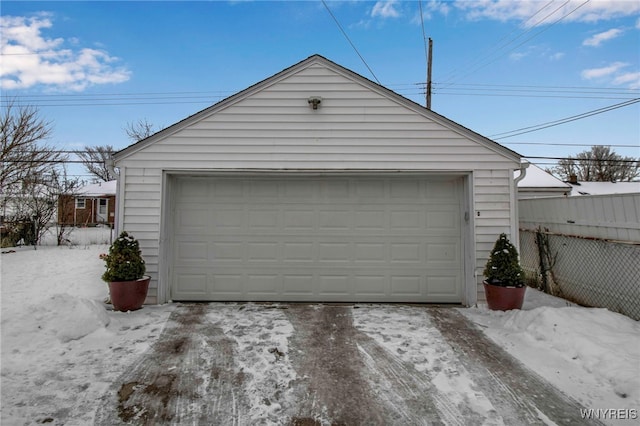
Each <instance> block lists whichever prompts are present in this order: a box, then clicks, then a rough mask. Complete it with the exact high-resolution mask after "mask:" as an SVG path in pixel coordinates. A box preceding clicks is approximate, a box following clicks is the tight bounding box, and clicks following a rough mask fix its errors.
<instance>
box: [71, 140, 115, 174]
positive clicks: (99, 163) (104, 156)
mask: <svg viewBox="0 0 640 426" xmlns="http://www.w3.org/2000/svg"><path fill="white" fill-rule="evenodd" d="M112 155H113V147H112V146H111V145H104V146H95V147H90V146H86V147H85V148H84V151H80V152H78V157H80V160H82V163H83V164H84V168H85V169H86V170H87V172H89V173H90V174H91V175H93V176H95V177H96V178H98V179H99V180H101V181H104V182H109V181H110V180H115V179H116V177H117V176H116V174H115V170H114V169H113V167H111V166H110V164H111V156H112Z"/></svg>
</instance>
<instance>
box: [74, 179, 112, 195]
mask: <svg viewBox="0 0 640 426" xmlns="http://www.w3.org/2000/svg"><path fill="white" fill-rule="evenodd" d="M117 182H118V181H117V180H110V181H109V182H98V183H93V184H91V185H86V186H83V187H82V188H80V189H79V190H78V194H77V196H78V197H100V196H110V195H116V184H117Z"/></svg>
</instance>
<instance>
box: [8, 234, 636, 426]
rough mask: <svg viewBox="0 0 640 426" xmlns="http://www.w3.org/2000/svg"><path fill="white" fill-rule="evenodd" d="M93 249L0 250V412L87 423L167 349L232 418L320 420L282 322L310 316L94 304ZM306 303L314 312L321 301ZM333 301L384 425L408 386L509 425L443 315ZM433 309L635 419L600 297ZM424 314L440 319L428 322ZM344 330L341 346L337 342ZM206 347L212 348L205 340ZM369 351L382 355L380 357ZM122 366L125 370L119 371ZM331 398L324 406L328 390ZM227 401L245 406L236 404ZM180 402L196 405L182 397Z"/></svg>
mask: <svg viewBox="0 0 640 426" xmlns="http://www.w3.org/2000/svg"><path fill="white" fill-rule="evenodd" d="M106 250H107V246H104V245H102V246H76V247H74V248H58V247H41V248H39V249H38V250H37V251H34V250H32V249H20V250H18V251H17V252H16V253H10V254H2V255H1V257H0V268H1V275H0V279H1V281H0V285H1V293H0V297H1V301H0V303H1V309H2V310H1V314H0V315H1V327H2V328H1V341H0V345H1V347H0V356H1V358H0V360H1V363H2V365H1V371H0V386H1V398H2V400H1V402H2V405H1V419H0V420H1V423H2V424H12V425H13V424H42V423H51V424H66V425H85V424H92V423H95V422H100V421H101V419H104V418H108V416H109V414H108V413H105V412H104V404H105V403H109V401H112V402H114V401H115V405H116V408H117V406H118V398H120V400H121V401H131V402H132V405H131V406H130V407H132V408H133V409H135V408H136V407H135V404H133V402H134V401H135V398H138V397H139V394H141V393H143V392H144V391H145V390H146V391H149V392H153V391H154V390H157V389H160V388H162V386H165V387H167V386H173V384H176V386H177V382H176V381H175V380H176V379H175V378H174V379H172V377H173V376H172V375H171V371H173V370H171V368H172V367H175V368H176V369H177V368H179V367H181V365H182V364H180V363H182V362H183V358H182V357H180V356H178V355H179V354H180V353H183V354H184V353H186V354H189V356H193V357H196V358H193V359H197V361H198V364H199V365H200V366H201V367H202V368H200V369H199V370H197V371H198V372H197V377H195V378H194V382H193V383H192V385H193V386H191V391H192V392H199V393H206V392H208V391H211V389H213V388H214V387H215V386H214V385H216V384H217V385H220V383H227V384H228V385H229V386H230V387H229V388H228V389H229V390H230V391H231V390H232V391H233V393H232V394H231V393H230V394H229V396H228V397H225V398H227V399H225V398H222V399H221V400H220V401H219V404H218V405H217V406H216V407H218V408H217V409H218V413H223V412H224V413H226V414H225V415H228V416H229V417H228V418H231V419H236V421H237V423H238V424H245V423H253V422H261V423H263V424H282V423H287V422H289V421H292V419H295V418H299V419H301V421H302V420H304V421H312V420H313V421H315V422H317V424H323V423H329V422H331V421H332V418H331V416H332V411H331V410H332V409H333V408H331V407H332V406H330V405H329V404H325V406H316V407H314V409H313V413H315V414H314V415H313V416H311V417H310V418H308V419H304V418H303V417H304V412H303V411H304V410H303V411H301V410H300V409H299V408H300V407H299V406H297V405H296V404H297V402H296V401H297V398H299V395H300V392H301V391H303V390H306V391H308V392H311V393H313V392H316V394H318V392H321V391H322V389H324V388H323V386H326V384H323V383H321V382H314V381H313V380H311V378H310V377H309V376H307V377H305V373H304V372H303V371H301V370H300V366H301V365H306V366H307V368H308V366H309V365H310V363H312V362H313V360H312V358H309V355H308V353H307V352H306V348H304V347H301V346H300V345H303V344H308V343H304V342H303V341H302V340H299V339H298V340H297V337H296V333H298V332H301V333H302V332H303V331H304V333H306V336H307V337H308V338H311V339H312V340H306V342H312V341H314V340H313V339H314V337H313V336H312V334H313V333H312V329H310V328H307V329H306V331H305V330H302V328H303V327H308V326H309V324H313V322H312V321H309V322H301V321H302V320H303V319H304V318H301V316H300V313H299V312H298V313H297V312H296V311H295V310H294V309H289V308H287V307H286V306H284V305H262V304H213V305H203V306H208V307H207V308H206V309H204V308H203V311H202V315H200V317H201V318H200V319H198V321H199V322H196V323H191V324H190V323H189V320H188V317H184V316H183V317H182V318H183V320H182V322H180V321H177V319H179V318H181V316H180V315H181V311H180V309H181V308H180V306H179V305H176V304H171V305H163V306H145V307H144V308H143V309H142V310H139V311H136V312H130V313H119V312H113V311H110V310H108V309H107V307H106V306H105V305H104V304H103V303H102V300H103V299H104V298H105V296H106V293H107V290H106V285H105V284H104V283H103V282H102V281H101V280H100V275H101V274H102V271H103V268H104V267H103V262H102V261H100V260H99V258H98V255H99V254H100V253H101V252H105V251H106ZM318 309H319V311H318V314H320V311H322V309H320V307H318ZM336 309H338V308H336ZM340 309H343V310H344V309H347V310H348V312H349V314H350V315H348V316H346V317H345V316H344V315H343V316H340V317H338V316H336V318H342V319H341V320H340V321H347V322H340V321H337V322H335V324H336V327H337V329H336V330H338V329H340V327H342V328H343V329H345V330H348V329H353V330H355V331H349V333H352V334H353V336H354V337H353V339H348V340H347V339H343V341H340V339H341V338H342V337H343V336H342V335H341V334H340V333H339V332H338V331H336V330H334V331H333V332H332V333H331V332H330V333H328V334H327V335H326V336H325V337H323V338H326V339H327V340H325V341H326V342H334V343H328V345H335V347H336V348H342V349H345V348H346V349H347V350H348V351H349V353H351V354H358V355H359V359H360V361H359V362H360V363H361V364H362V365H361V367H362V368H361V369H360V373H357V372H355V373H354V374H356V373H357V374H360V376H359V378H358V380H359V382H358V383H360V386H361V387H362V388H366V389H368V391H367V392H370V395H373V396H376V395H380V394H381V393H383V392H384V391H385V387H388V386H391V387H394V386H395V388H396V390H397V392H395V393H394V394H391V395H390V396H387V397H385V398H386V399H385V401H386V402H385V404H386V407H387V408H388V407H392V409H396V410H397V411H396V413H395V415H396V418H397V419H398V422H397V423H398V424H400V423H402V420H403V419H405V420H406V418H407V417H403V416H405V415H408V414H406V413H409V412H415V410H416V409H417V408H416V407H413V408H412V402H411V398H414V399H415V401H421V399H420V398H422V396H421V395H417V394H416V389H427V390H431V391H432V392H431V393H430V395H429V397H430V398H431V400H430V402H429V403H430V404H433V406H434V407H435V408H436V411H437V413H438V416H439V418H440V420H441V421H442V422H444V423H446V424H456V422H460V421H462V422H463V423H466V424H470V423H475V424H514V421H513V418H509V416H508V414H505V412H503V411H502V410H503V408H504V407H501V406H500V405H499V404H498V403H497V402H496V401H495V399H494V400H492V398H491V395H489V394H487V392H486V391H484V390H483V389H482V386H481V383H479V382H478V376H477V372H476V371H474V368H475V367H474V366H473V365H465V363H464V360H465V358H464V357H459V356H458V353H457V351H458V350H460V348H459V345H458V344H457V343H456V341H455V340H451V337H450V336H449V340H447V336H446V334H447V333H446V332H443V330H442V329H441V328H442V327H443V326H444V325H443V324H445V325H446V321H444V320H443V319H442V318H440V319H438V318H436V317H434V316H433V315H430V314H428V311H429V309H424V307H414V306H402V305H366V304H364V305H356V306H355V307H349V308H344V307H343V308H340ZM174 311H175V312H174ZM447 311H449V312H452V313H456V314H457V313H462V315H464V317H466V318H468V319H469V320H470V321H471V322H473V323H474V324H476V325H477V326H478V327H479V329H481V330H482V332H483V333H484V334H486V335H487V336H489V337H490V338H491V339H492V340H493V341H495V342H497V343H498V345H499V346H501V347H502V348H504V349H505V350H506V351H508V352H509V353H510V354H512V355H514V356H515V357H516V358H517V359H518V360H519V361H521V362H522V363H523V364H524V365H525V366H527V367H528V368H529V369H531V370H533V371H535V372H536V373H537V375H539V376H541V377H542V378H544V379H545V380H546V381H548V382H549V383H551V384H552V385H553V386H554V387H555V388H557V389H559V390H560V391H561V392H562V393H564V394H565V395H567V396H568V397H570V398H572V399H573V400H575V401H577V402H578V404H579V406H580V407H581V408H584V409H587V410H588V409H593V410H600V411H593V412H591V413H590V414H591V415H597V416H598V417H599V418H600V420H601V421H603V422H604V423H605V424H616V425H617V424H636V423H637V415H638V413H637V410H638V408H639V407H640V381H639V379H638V378H639V377H640V344H639V343H638V342H640V326H639V324H638V322H636V321H633V320H631V319H629V318H627V317H624V316H622V315H618V314H615V313H612V312H609V311H607V310H604V309H587V308H581V307H575V306H568V305H567V304H566V303H564V302H563V301H560V300H559V299H554V298H550V297H548V296H546V295H543V294H541V293H539V292H536V291H535V290H531V289H529V290H528V296H527V302H526V305H525V309H524V310H522V311H512V312H491V311H488V310H486V308H484V307H479V308H471V309H459V310H447ZM327 312H331V311H330V310H329V311H327ZM341 312H342V311H335V312H334V313H335V314H336V315H338V314H339V313H341ZM458 316H459V315H458ZM170 318H172V319H170ZM318 318H320V317H318ZM312 319H313V318H310V320H312ZM445 320H446V318H445ZM438 321H440V322H438ZM443 321H444V322H443ZM194 324H196V325H197V324H200V325H199V326H201V327H204V328H205V329H207V330H208V334H209V336H210V338H209V339H208V340H206V339H205V340H199V341H187V340H184V339H183V341H182V343H180V341H179V338H180V336H182V337H185V336H184V335H185V333H183V332H181V331H180V330H181V327H195V326H196V325H194ZM438 324H439V325H440V327H441V328H438V327H437V326H435V327H434V325H438ZM444 330H446V328H445V329H444ZM329 331H331V330H329ZM171 333H173V336H174V337H176V338H177V339H178V340H176V341H175V342H174V343H175V344H173V345H172V344H170V343H169V342H170V341H171V339H170V338H169V337H167V336H171ZM304 333H302V334H304ZM187 334H188V333H187ZM160 336H163V340H162V341H160V340H158V339H159V337H160ZM165 339H166V340H165ZM331 339H333V340H331ZM316 341H319V340H317V339H316ZM350 342H352V343H353V344H354V345H355V347H354V348H353V350H352V349H351V348H349V347H348V345H350V344H351V343H350ZM163 343H164V344H165V346H164V350H165V351H169V353H170V351H171V350H172V348H173V350H174V352H175V353H174V354H173V355H171V356H167V357H164V358H163V360H164V361H165V362H174V364H175V365H171V366H168V367H167V368H166V371H165V374H164V376H162V375H157V376H154V377H155V379H157V380H158V381H157V382H156V383H155V385H156V387H155V388H154V387H149V383H147V384H144V383H135V380H133V373H134V372H136V371H137V372H138V373H140V374H142V375H143V376H144V374H151V372H150V371H147V370H146V369H147V367H148V365H147V364H141V360H142V359H144V357H150V356H154V354H155V355H158V353H159V352H158V351H159V350H161V349H162V348H163V346H162V344H163ZM167 345H168V346H167ZM213 347H215V348H219V350H217V351H212V350H211V348H213ZM180 351H184V352H180ZM158 359H160V358H158ZM380 359H387V360H388V361H389V362H386V363H382V364H381V363H380V361H379V360H380ZM322 362H323V363H325V365H326V366H327V367H326V368H333V367H335V368H338V367H341V366H340V365H338V364H336V365H333V364H332V360H331V359H324V360H322ZM341 368H342V367H341ZM376 368H378V370H376ZM407 369H410V370H412V371H414V372H415V373H414V376H413V377H411V378H408V379H406V380H404V381H403V382H401V384H402V386H398V385H397V384H393V383H392V381H393V380H392V377H393V376H394V374H396V373H398V372H403V371H407ZM145 371H146V373H145ZM202 371H206V372H207V374H203V373H202ZM363 371H364V372H365V373H362V372H363ZM367 371H368V372H369V373H366V372H367ZM371 371H373V372H374V373H371ZM128 374H130V378H131V379H132V380H128V379H127V377H129V376H128ZM349 374H352V373H349ZM403 374H404V373H403ZM161 376H162V377H161ZM148 377H150V376H148ZM127 383H129V384H128V385H127ZM123 385H127V386H123ZM238 391H240V392H238ZM118 392H120V393H118ZM236 392H237V393H236ZM412 392H414V394H416V395H414V396H413V397H412V396H411V393H412ZM394 395H396V396H394ZM398 395H399V396H398ZM229 398H230V399H229ZM234 400H235V401H236V402H235V403H234ZM229 401H230V402H229ZM234 404H235V405H234ZM315 404H321V402H320V401H318V400H316V401H315ZM334 404H336V405H335V406H334V408H335V407H337V406H338V405H337V404H338V401H334ZM309 405H313V402H311V403H310V404H309ZM233 407H236V408H237V410H236V412H235V413H234V411H233V410H234V408H233ZM243 407H244V408H243ZM393 407H395V408H393ZM121 408H123V410H124V411H123V412H124V413H127V414H126V415H130V416H131V417H130V418H129V419H130V420H132V419H134V420H135V418H136V417H135V416H136V415H138V419H142V418H144V417H143V416H142V415H141V414H140V413H139V412H136V411H135V410H133V411H132V410H129V411H127V410H126V409H127V407H126V406H125V404H122V407H121ZM214 408H215V407H213V406H212V407H207V410H214ZM529 408H530V407H529ZM240 409H244V410H245V411H244V412H243V413H240V411H239V410H240ZM614 409H615V410H614ZM184 410H187V411H188V410H192V411H193V412H196V410H195V408H194V407H186V408H184ZM412 410H413V411H412ZM374 411H375V410H372V412H374ZM418 412H419V411H418ZM199 413H200V414H201V416H200V417H198V418H199V419H204V418H207V416H210V415H212V412H210V411H206V410H204V411H203V410H201V411H200V412H199ZM403 413H404V414H403ZM240 414H242V416H241V415H240ZM385 415H389V414H388V413H387V414H385ZM611 417H616V418H611ZM624 417H626V419H625V418H624ZM119 418H120V420H122V417H119ZM391 418H392V419H393V417H391ZM575 418H578V419H579V418H580V414H579V413H576V415H575ZM424 419H427V415H426V414H425V417H424ZM454 419H455V420H454ZM209 420H211V419H209ZM465 420H466V422H465ZM550 420H551V419H550V418H548V416H546V415H544V414H543V413H537V422H539V423H541V424H545V423H546V424H552V423H550ZM134 423H135V421H134ZM212 423H215V422H212ZM516 423H517V421H516ZM560 423H562V422H558V424H560ZM102 424H106V423H102ZM300 424H302V423H300ZM306 424H313V423H306Z"/></svg>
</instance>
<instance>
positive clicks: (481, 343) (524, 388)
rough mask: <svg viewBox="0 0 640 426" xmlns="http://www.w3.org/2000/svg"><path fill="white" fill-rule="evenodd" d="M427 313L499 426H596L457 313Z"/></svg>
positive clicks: (442, 310) (440, 310)
mask: <svg viewBox="0 0 640 426" xmlns="http://www.w3.org/2000/svg"><path fill="white" fill-rule="evenodd" d="M427 312H428V313H429V315H430V316H431V318H432V319H433V322H434V324H435V325H436V326H437V327H438V329H439V330H440V333H441V334H442V336H443V337H444V338H445V339H446V340H447V342H448V344H449V345H451V347H452V348H453V350H454V351H455V352H456V354H457V356H458V358H459V359H460V361H461V362H463V363H464V365H466V367H467V370H468V371H469V372H470V374H472V376H473V379H474V382H475V383H476V385H477V386H479V387H480V389H481V391H482V392H483V393H484V395H485V396H486V397H487V398H488V399H489V400H490V401H491V403H492V404H493V405H494V407H495V408H496V410H497V411H498V414H499V415H500V416H502V418H504V419H505V421H508V422H509V423H511V424H523V425H524V424H526V425H546V424H548V421H549V420H551V421H552V422H554V423H555V424H557V425H602V423H600V422H598V421H594V420H587V419H583V418H582V417H581V416H580V408H583V407H581V406H580V405H579V404H578V403H577V402H576V401H574V400H573V399H571V398H570V397H568V396H567V395H565V394H563V393H562V392H560V391H559V390H557V389H556V388H555V387H553V386H552V385H551V384H550V383H548V382H546V381H545V380H544V379H542V378H541V377H540V376H538V375H537V374H535V373H534V372H532V371H531V370H529V369H527V368H526V367H525V366H524V365H523V364H521V363H520V362H519V361H518V360H517V359H515V358H514V357H512V356H511V355H509V354H508V353H507V352H506V351H505V350H504V349H502V348H501V347H499V346H498V345H496V344H495V343H493V342H492V341H491V340H490V339H489V338H488V337H486V336H485V335H484V333H482V331H481V330H479V329H478V328H477V327H475V326H474V325H473V324H472V323H471V322H469V321H468V320H467V319H466V318H465V317H464V316H463V315H462V314H461V313H460V312H458V311H457V310H455V309H451V308H433V309H428V310H427ZM541 356H544V354H541ZM540 413H542V414H543V415H540Z"/></svg>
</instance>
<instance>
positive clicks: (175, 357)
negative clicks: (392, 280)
mask: <svg viewBox="0 0 640 426" xmlns="http://www.w3.org/2000/svg"><path fill="white" fill-rule="evenodd" d="M541 356H543V354H541ZM580 408H582V407H581V406H580V405H579V404H578V403H577V402H576V401H574V400H572V399H570V398H569V397H567V396H566V395H564V394H562V393H561V392H559V391H558V390H556V389H555V388H554V387H553V386H551V385H550V384H548V383H547V382H545V381H544V380H543V379H542V378H540V377H539V376H538V375H536V374H535V373H534V372H532V371H530V370H528V369H526V368H525V367H524V366H523V365H522V364H521V363H519V362H518V361H517V360H516V359H514V358H513V357H511V356H510V355H508V354H507V353H506V352H505V351H504V350H503V349H501V348H500V347H498V346H496V345H495V344H494V343H492V342H491V341H490V340H488V339H487V338H485V337H484V335H483V333H482V332H481V331H480V330H479V329H478V328H477V327H476V326H475V325H473V324H471V323H470V322H469V321H468V320H467V319H466V318H465V317H464V316H463V315H462V314H460V313H459V312H458V310H456V309H454V308H449V307H434V306H407V305H328V304H235V303H232V304H224V303H211V304H180V305H178V306H177V308H176V309H175V311H174V312H173V313H172V316H171V318H170V319H169V321H168V323H167V326H166V328H165V330H164V331H163V333H162V335H161V336H160V337H159V339H158V340H157V342H156V343H155V344H154V345H153V346H152V347H151V349H150V350H149V351H147V352H146V353H145V354H143V355H142V356H141V357H140V358H139V359H138V360H137V362H136V363H135V364H134V365H131V367H130V368H129V369H128V370H127V371H126V372H125V373H124V374H123V375H122V376H121V377H120V378H119V379H118V380H117V381H116V382H114V383H113V385H112V387H111V389H110V390H109V391H108V392H107V393H106V394H105V396H104V398H103V402H102V405H101V407H100V408H99V410H98V412H97V414H96V423H97V424H99V425H114V424H144V425H158V424H176V425H182V424H202V425H245V424H247V425H249V424H250V425H254V424H283V425H421V424H429V425H431V424H445V425H476V424H477V425H500V424H508V425H516V424H522V425H530V424H557V425H569V424H576V425H577V424H580V425H584V424H599V423H588V422H587V421H585V420H584V419H582V418H581V417H580Z"/></svg>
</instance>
